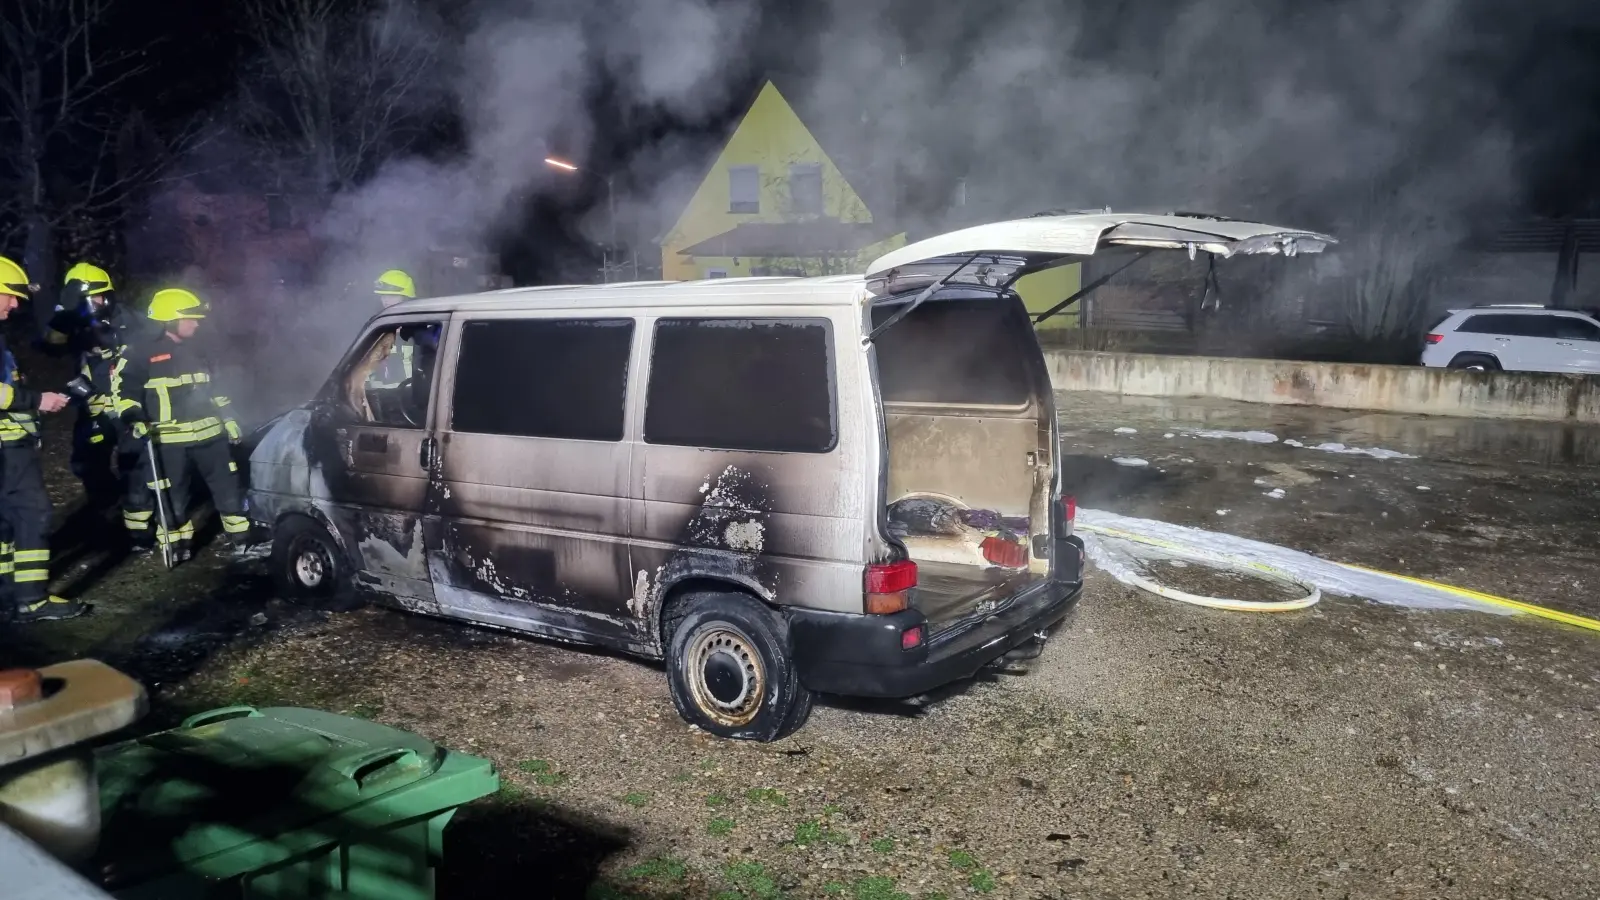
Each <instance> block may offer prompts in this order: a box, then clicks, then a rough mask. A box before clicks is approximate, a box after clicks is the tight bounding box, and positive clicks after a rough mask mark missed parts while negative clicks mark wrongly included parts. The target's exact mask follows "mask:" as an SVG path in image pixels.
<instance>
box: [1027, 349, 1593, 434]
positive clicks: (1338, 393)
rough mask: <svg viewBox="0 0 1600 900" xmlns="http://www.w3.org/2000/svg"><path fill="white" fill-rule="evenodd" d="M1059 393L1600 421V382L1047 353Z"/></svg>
mask: <svg viewBox="0 0 1600 900" xmlns="http://www.w3.org/2000/svg"><path fill="white" fill-rule="evenodd" d="M1045 359H1046V360H1047V362H1048V364H1049V367H1050V378H1051V381H1053V382H1054V384H1055V388H1056V390H1058V391H1101V392H1107V393H1119V394H1133V395H1137V396H1146V397H1214V398H1217V399H1222V400H1239V401H1243V402H1246V403H1277V404H1288V405H1295V406H1330V407H1335V408H1339V409H1370V410H1377V411H1381V412H1396V413H1419V414H1423V415H1436V416H1471V417H1488V418H1507V419H1537V420H1541V421H1548V422H1583V423H1591V424H1600V378H1597V377H1590V376H1580V375H1542V374H1533V373H1522V372H1516V373H1512V372H1493V373H1477V372H1457V371H1453V370H1449V369H1426V368H1423V367H1421V366H1369V365H1356V364H1350V363H1314V362H1295V361H1292V360H1276V359H1227V358H1222V357H1214V356H1157V355H1154V354H1146V353H1091V352H1086V351H1077V350H1048V349H1047V350H1046V351H1045Z"/></svg>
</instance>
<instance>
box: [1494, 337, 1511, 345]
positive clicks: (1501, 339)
mask: <svg viewBox="0 0 1600 900" xmlns="http://www.w3.org/2000/svg"><path fill="white" fill-rule="evenodd" d="M1494 340H1495V343H1497V344H1504V343H1508V342H1510V340H1511V338H1495V339H1494Z"/></svg>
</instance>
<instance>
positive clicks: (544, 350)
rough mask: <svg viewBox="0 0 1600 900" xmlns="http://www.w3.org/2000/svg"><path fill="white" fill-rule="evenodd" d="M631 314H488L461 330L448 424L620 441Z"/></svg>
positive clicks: (458, 428) (518, 433)
mask: <svg viewBox="0 0 1600 900" xmlns="http://www.w3.org/2000/svg"><path fill="white" fill-rule="evenodd" d="M632 345H633V320H632V319H491V320H484V321H478V322H467V323H466V324H465V325H464V326H463V327H462V329H461V353H460V354H459V355H458V357H457V359H458V360H459V362H458V363H457V364H456V381H455V391H454V396H453V397H452V398H451V402H450V408H451V419H450V427H451V429H452V430H454V431H462V432H470V433H475V434H506V435H515V436H518V437H542V438H563V439H566V440H574V441H620V440H622V431H623V409H624V406H625V401H626V398H627V385H628V353H629V349H630V348H631V347H632Z"/></svg>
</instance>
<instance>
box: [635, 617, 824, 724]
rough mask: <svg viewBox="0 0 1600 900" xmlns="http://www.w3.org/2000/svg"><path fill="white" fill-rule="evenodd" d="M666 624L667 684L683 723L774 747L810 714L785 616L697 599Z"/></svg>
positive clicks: (810, 699)
mask: <svg viewBox="0 0 1600 900" xmlns="http://www.w3.org/2000/svg"><path fill="white" fill-rule="evenodd" d="M682 603H683V605H682V607H681V608H680V609H679V610H674V615H673V616H672V618H671V620H670V621H672V622H673V623H674V626H675V627H674V628H673V630H672V633H671V635H670V636H669V637H668V645H667V646H668V649H667V683H668V685H669V686H670V687H671V689H672V702H673V704H674V705H676V706H677V707H678V715H680V716H682V717H683V719H684V721H685V722H688V723H689V724H691V725H696V726H698V727H700V728H701V729H703V730H705V731H707V732H709V733H711V734H714V735H717V736H718V737H725V738H735V739H738V740H747V741H776V740H778V739H780V738H784V737H787V736H789V735H790V734H793V733H794V732H795V731H796V730H798V729H799V728H800V726H801V725H804V724H805V721H806V719H807V718H808V717H809V716H810V714H811V703H812V696H811V692H810V691H809V690H807V689H806V687H805V686H804V685H802V684H801V683H800V677H799V675H798V674H797V673H796V672H795V668H794V665H793V663H792V662H791V661H790V658H789V626H788V623H786V622H784V620H783V617H782V616H781V615H779V614H778V613H776V612H773V611H772V610H771V609H768V608H767V607H766V606H765V605H763V604H762V603H761V602H760V601H758V600H756V599H755V598H753V597H749V596H747V595H744V594H735V593H726V594H721V593H718V594H696V595H694V596H692V597H687V598H685V599H684V600H683V601H682Z"/></svg>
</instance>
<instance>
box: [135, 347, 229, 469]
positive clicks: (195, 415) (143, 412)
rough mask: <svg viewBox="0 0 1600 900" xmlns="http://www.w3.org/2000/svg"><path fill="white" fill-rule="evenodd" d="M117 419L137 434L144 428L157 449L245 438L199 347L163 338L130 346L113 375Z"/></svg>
mask: <svg viewBox="0 0 1600 900" xmlns="http://www.w3.org/2000/svg"><path fill="white" fill-rule="evenodd" d="M111 397H112V404H113V406H114V407H115V409H116V413H117V416H118V417H119V418H121V419H122V420H123V421H124V422H126V423H129V424H130V425H132V426H134V427H135V428H136V429H137V423H144V424H145V426H146V427H147V428H148V429H149V432H150V435H151V437H152V438H153V439H154V440H155V442H156V443H158V444H181V443H198V442H200V441H206V440H210V439H211V438H214V437H218V436H219V435H221V434H223V433H224V432H226V433H227V435H228V439H229V440H232V441H236V440H238V439H239V437H240V431H239V423H238V422H236V421H234V418H233V416H232V415H231V414H230V413H229V410H228V398H227V397H225V396H223V395H221V394H219V393H217V392H216V390H215V388H214V386H213V384H212V381H211V373H210V372H209V371H207V367H206V362H205V360H204V358H203V357H202V356H201V354H200V353H199V352H198V351H196V350H195V349H194V346H193V345H192V344H191V343H189V342H187V341H185V342H179V341H174V340H170V339H169V338H167V337H166V336H165V335H164V334H162V335H158V336H156V337H154V338H152V339H147V340H142V341H136V342H135V343H133V344H130V345H129V346H128V348H127V349H126V350H125V351H124V352H123V354H122V357H121V358H120V359H118V360H117V363H116V365H115V366H114V367H113V368H112V370H111Z"/></svg>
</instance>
